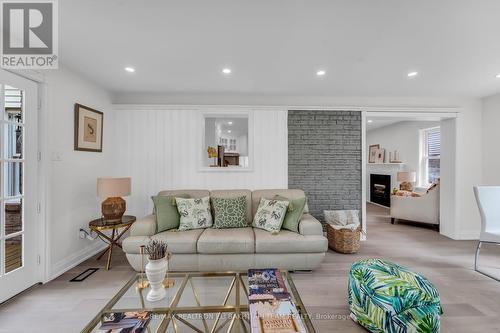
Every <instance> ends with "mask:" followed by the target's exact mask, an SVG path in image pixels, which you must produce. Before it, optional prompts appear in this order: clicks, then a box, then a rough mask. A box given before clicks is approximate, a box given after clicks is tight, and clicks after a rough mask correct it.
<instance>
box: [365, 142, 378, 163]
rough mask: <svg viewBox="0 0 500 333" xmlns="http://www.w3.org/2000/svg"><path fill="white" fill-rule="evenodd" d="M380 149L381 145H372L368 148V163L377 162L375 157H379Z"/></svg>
mask: <svg viewBox="0 0 500 333" xmlns="http://www.w3.org/2000/svg"><path fill="white" fill-rule="evenodd" d="M379 149H380V145H379V144H377V145H370V147H369V148H368V163H375V158H376V157H377V150H379Z"/></svg>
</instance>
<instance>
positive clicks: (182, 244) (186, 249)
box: [151, 229, 204, 253]
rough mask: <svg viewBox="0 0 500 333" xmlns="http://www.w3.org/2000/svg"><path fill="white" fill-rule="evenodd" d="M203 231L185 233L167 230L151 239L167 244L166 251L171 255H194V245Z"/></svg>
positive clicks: (186, 231)
mask: <svg viewBox="0 0 500 333" xmlns="http://www.w3.org/2000/svg"><path fill="white" fill-rule="evenodd" d="M203 230H204V229H193V230H185V231H177V230H169V231H164V232H160V233H159V234H156V235H154V236H151V239H158V240H162V241H164V242H166V243H167V245H168V249H167V250H168V251H170V252H172V253H196V243H197V242H198V239H199V238H200V235H201V234H202V233H203Z"/></svg>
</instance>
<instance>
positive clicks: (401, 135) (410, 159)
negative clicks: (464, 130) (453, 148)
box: [366, 120, 440, 184]
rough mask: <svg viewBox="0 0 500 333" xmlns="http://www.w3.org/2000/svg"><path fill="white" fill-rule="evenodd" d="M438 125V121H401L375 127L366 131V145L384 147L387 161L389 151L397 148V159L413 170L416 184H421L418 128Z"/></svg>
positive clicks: (407, 168)
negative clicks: (419, 177) (415, 175)
mask: <svg viewBox="0 0 500 333" xmlns="http://www.w3.org/2000/svg"><path fill="white" fill-rule="evenodd" d="M375 121H376V120H375ZM439 125H440V122H438V121H402V122H399V123H395V124H392V125H389V126H384V127H380V128H375V129H373V130H370V131H368V132H367V133H366V147H367V148H368V147H369V146H370V145H374V144H380V147H381V148H384V149H385V155H386V157H385V158H386V162H389V152H393V151H394V150H397V151H398V152H399V159H400V160H401V161H402V162H403V163H404V166H403V167H404V170H405V171H415V172H416V174H417V184H421V181H420V180H419V179H418V170H419V149H420V139H419V137H420V130H421V129H425V128H431V127H436V126H439Z"/></svg>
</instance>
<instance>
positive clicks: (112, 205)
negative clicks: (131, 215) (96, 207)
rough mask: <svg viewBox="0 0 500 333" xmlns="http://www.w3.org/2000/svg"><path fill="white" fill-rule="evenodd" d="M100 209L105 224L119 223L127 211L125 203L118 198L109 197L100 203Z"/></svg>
mask: <svg viewBox="0 0 500 333" xmlns="http://www.w3.org/2000/svg"><path fill="white" fill-rule="evenodd" d="M101 209H102V216H103V217H104V220H105V221H106V222H111V223H113V222H120V221H121V219H122V216H123V214H125V210H126V209H127V203H126V202H125V200H123V199H122V198H120V197H110V198H107V199H106V200H104V201H103V202H102V204H101Z"/></svg>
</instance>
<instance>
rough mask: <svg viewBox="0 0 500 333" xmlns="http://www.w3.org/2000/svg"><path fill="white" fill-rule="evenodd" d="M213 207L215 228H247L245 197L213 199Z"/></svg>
mask: <svg viewBox="0 0 500 333" xmlns="http://www.w3.org/2000/svg"><path fill="white" fill-rule="evenodd" d="M212 206H213V208H214V226H213V227H214V228H217V229H223V228H244V227H247V222H246V211H247V200H246V197H245V196H242V197H238V198H214V197H212Z"/></svg>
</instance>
